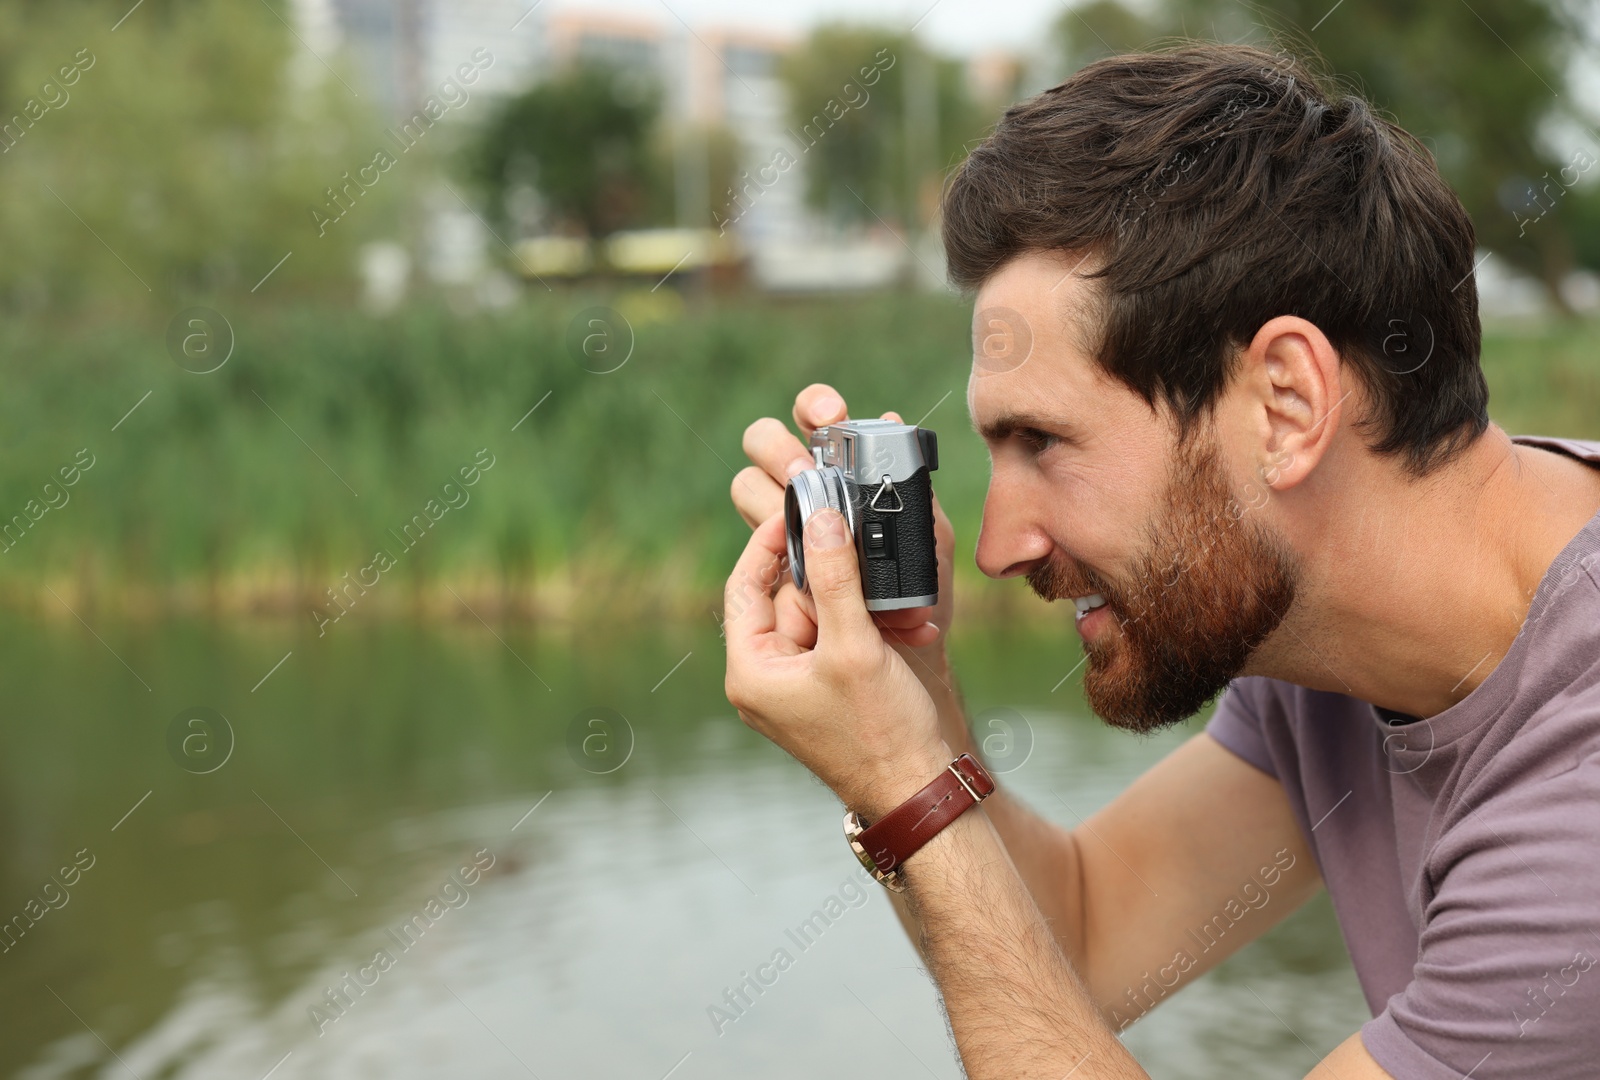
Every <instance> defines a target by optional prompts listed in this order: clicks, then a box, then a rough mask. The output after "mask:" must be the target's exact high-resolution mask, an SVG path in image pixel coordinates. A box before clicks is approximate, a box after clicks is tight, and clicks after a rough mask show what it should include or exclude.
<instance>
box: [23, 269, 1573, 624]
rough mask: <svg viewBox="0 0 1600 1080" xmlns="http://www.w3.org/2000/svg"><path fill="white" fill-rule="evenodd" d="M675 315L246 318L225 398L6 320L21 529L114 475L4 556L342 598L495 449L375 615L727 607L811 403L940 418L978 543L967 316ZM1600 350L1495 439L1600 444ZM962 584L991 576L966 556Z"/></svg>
mask: <svg viewBox="0 0 1600 1080" xmlns="http://www.w3.org/2000/svg"><path fill="white" fill-rule="evenodd" d="M540 295H541V296H542V295H543V294H540ZM660 300H661V294H650V293H644V292H641V293H639V294H623V295H620V296H610V297H608V296H604V295H585V294H572V295H566V296H557V297H554V298H545V299H541V300H539V301H538V302H537V303H535V304H530V305H528V306H525V307H520V308H517V309H514V310H510V311H507V312H504V313H501V314H498V315H476V316H473V317H472V318H458V317H455V316H452V315H450V314H448V313H447V312H445V311H443V310H439V309H431V308H416V309H410V310H407V311H405V312H402V313H401V314H399V315H397V316H395V317H394V318H392V319H389V320H373V319H368V318H365V317H361V316H357V315H349V314H335V313H321V314H318V313H313V312H308V311H301V312H287V313H283V314H268V313H257V314H253V315H241V316H240V317H239V318H238V320H237V326H236V329H237V330H238V333H239V343H238V347H237V349H236V350H235V354H234V357H233V358H232V359H231V360H230V361H229V362H228V364H227V365H226V366H225V367H223V368H222V369H221V370H220V371H217V372H215V373H213V374H210V375H192V374H189V373H187V372H184V371H181V370H179V369H178V368H177V367H176V366H175V365H174V364H173V363H172V362H171V360H169V359H168V357H167V356H166V355H165V353H164V351H163V348H162V346H161V345H160V344H159V342H158V341H155V340H152V339H151V338H148V337H146V338H144V339H142V340H140V339H137V338H130V337H129V335H128V334H127V333H126V331H125V329H112V330H99V329H95V328H87V329H83V330H79V331H76V332H73V333H71V334H64V333H63V332H61V331H60V330H59V329H57V328H54V327H48V326H43V325H36V324H34V323H32V322H30V321H24V320H8V321H6V322H4V323H0V382H3V384H4V385H5V386H6V388H7V391H6V393H5V395H3V396H0V433H6V434H5V435H4V439H5V444H4V445H3V446H0V522H8V521H10V520H11V517H12V515H14V514H16V513H19V512H24V508H25V506H26V504H27V502H28V500H30V499H35V500H40V501H42V500H43V497H42V495H41V489H42V486H43V484H44V483H45V482H46V481H49V480H51V479H52V478H53V476H54V474H55V472H56V470H57V469H58V468H59V467H60V466H62V465H63V464H66V463H69V462H70V461H71V460H72V458H73V455H74V453H75V452H76V451H77V450H78V449H79V448H87V449H88V450H89V451H90V453H92V454H93V455H94V456H95V459H96V460H95V464H94V465H93V467H92V468H91V469H90V470H89V471H88V472H87V473H85V474H84V475H83V476H82V478H81V479H80V480H79V482H78V483H77V484H76V485H75V486H74V487H72V488H71V489H70V496H71V501H70V502H68V503H67V504H66V505H65V506H62V507H60V508H59V509H54V510H50V511H48V512H46V513H45V514H44V515H43V517H42V519H41V520H40V521H39V522H38V523H37V525H36V526H34V527H33V528H32V529H31V531H29V532H28V533H27V534H26V535H24V536H23V537H22V539H21V541H20V542H18V543H15V545H14V546H11V547H10V549H9V550H7V551H5V552H4V553H3V554H0V592H4V591H8V590H18V589H21V590H24V591H26V592H27V593H28V595H32V594H33V591H34V590H36V589H37V587H38V586H37V583H38V582H39V581H41V580H42V581H47V582H48V581H61V580H64V579H71V580H76V581H79V582H81V583H83V584H84V585H85V586H88V587H94V585H95V583H97V582H98V583H100V584H102V585H107V586H110V587H111V589H112V591H113V592H115V591H116V589H117V588H118V587H119V586H122V585H130V584H131V585H150V586H155V587H168V586H173V585H190V584H194V583H197V582H205V581H208V580H212V581H219V582H221V583H223V584H227V583H228V582H230V581H238V580H250V579H253V578H254V579H260V578H262V577H264V576H265V577H273V578H274V580H278V581H280V582H281V581H283V580H289V581H292V582H298V583H300V584H301V585H302V586H303V587H304V588H305V589H306V590H307V591H309V592H315V593H320V591H321V590H322V589H324V588H327V587H329V586H332V585H334V584H335V583H337V582H338V580H339V579H340V576H341V575H342V574H344V573H345V572H346V571H350V572H351V573H352V575H353V574H354V572H355V571H356V570H357V569H358V568H359V567H361V566H363V565H365V564H367V563H368V562H369V561H370V560H371V558H372V556H373V553H374V551H375V550H376V549H377V548H378V547H381V546H388V547H390V548H391V550H394V541H393V540H392V539H391V536H390V533H389V530H390V529H399V527H400V526H401V524H402V523H403V522H405V521H407V520H409V519H410V518H411V516H412V515H413V514H415V513H417V512H419V511H421V510H422V509H423V507H424V504H425V503H426V502H427V500H429V499H430V498H436V497H438V493H439V489H440V487H441V486H442V485H443V484H444V482H445V481H447V480H450V479H451V478H452V477H453V476H454V474H455V472H456V470H457V469H458V468H459V467H460V466H462V465H464V464H467V463H468V462H470V461H471V460H472V459H473V456H474V454H475V452H476V451H477V450H478V449H479V448H486V449H487V450H488V451H489V452H490V453H491V454H492V455H494V456H495V458H496V463H495V465H494V467H493V468H492V469H490V470H489V471H488V472H487V473H485V474H484V475H483V478H482V480H481V481H480V482H479V483H478V484H477V485H476V486H475V487H473V488H472V489H471V490H470V494H471V502H470V503H468V504H467V505H466V506H464V507H462V508H460V509H458V510H451V511H450V512H448V513H447V514H446V515H445V516H444V517H443V518H442V520H441V521H440V522H439V523H438V524H437V526H435V527H434V528H433V529H432V530H431V531H430V533H429V535H428V537H427V539H426V540H425V541H424V542H423V543H422V544H420V545H418V546H417V547H416V548H415V549H414V550H413V551H410V552H408V553H406V554H404V555H402V556H401V557H400V565H399V567H398V568H397V569H396V570H394V571H392V572H391V574H386V575H385V582H386V583H385V584H384V585H382V586H381V590H382V592H381V596H380V599H379V600H375V601H370V602H369V603H371V604H373V605H374V606H376V605H377V604H379V603H382V602H383V600H382V597H391V598H396V599H398V598H399V597H401V596H404V595H406V594H407V592H408V590H409V589H410V588H412V587H413V586H415V585H417V584H419V583H423V582H427V581H432V580H439V579H444V580H451V581H457V582H462V581H474V582H480V583H482V582H499V583H502V584H505V585H507V586H511V587H521V586H524V585H528V584H530V583H533V582H535V581H540V580H544V579H546V578H548V577H549V575H551V574H563V575H572V574H576V575H580V576H581V575H585V574H587V575H588V578H587V580H590V581H593V582H607V583H608V584H607V585H606V586H604V587H600V586H598V585H597V586H594V588H595V590H596V592H597V594H598V593H601V592H603V593H604V594H605V595H607V596H608V597H612V598H613V599H617V598H622V597H625V596H631V595H634V589H633V588H632V587H628V586H624V585H619V584H618V582H619V580H623V579H625V580H627V581H635V582H637V583H638V587H639V588H640V589H643V590H656V591H657V592H658V593H666V594H673V593H676V594H677V595H678V596H682V594H683V593H684V592H685V591H689V590H693V589H703V590H705V591H706V592H707V593H708V594H709V593H712V592H713V591H714V589H715V587H716V585H717V583H718V582H720V580H721V578H722V576H723V575H725V574H726V573H727V568H728V567H729V566H731V565H732V563H733V561H734V559H735V558H736V557H737V555H738V552H739V550H740V549H741V548H742V546H743V544H744V540H745V537H746V536H747V531H746V529H745V527H744V525H743V524H742V523H741V522H740V521H739V519H738V517H737V516H736V515H735V513H734V511H733V509H732V507H731V506H730V505H729V502H728V490H729V486H730V484H731V483H732V482H733V470H734V469H735V468H737V467H739V466H740V465H741V464H742V463H743V453H742V450H741V446H740V444H741V439H742V436H743V432H744V429H745V426H746V425H747V424H748V423H749V422H750V421H751V420H752V419H754V418H755V417H758V416H778V417H787V416H788V415H789V410H790V406H791V404H792V401H793V396H794V394H795V392H796V391H797V390H798V389H799V388H800V387H802V386H804V385H806V384H807V383H810V382H815V381H823V382H830V383H832V384H834V385H835V386H837V387H839V389H840V390H841V391H843V392H844V393H845V395H846V396H847V398H848V400H849V401H850V402H851V405H852V409H853V414H854V415H857V416H876V415H879V414H880V413H882V412H883V411H885V410H888V409H894V410H897V411H899V412H900V413H901V414H902V415H904V416H906V417H907V418H908V419H917V418H922V417H924V416H925V414H926V418H925V420H924V421H923V422H924V423H926V425H927V426H928V427H931V428H933V429H934V430H936V431H938V433H939V437H940V444H941V446H940V449H941V453H940V465H941V468H940V471H939V474H938V476H937V477H936V478H935V482H936V486H937V489H938V492H939V498H940V500H941V502H942V503H943V504H944V506H945V507H946V509H947V510H948V511H949V513H950V515H951V517H952V519H953V520H954V521H955V522H956V523H957V527H958V529H959V530H960V531H961V535H962V536H963V537H964V539H963V541H962V543H963V544H964V545H965V544H969V543H970V541H971V538H972V537H973V536H974V530H975V528H976V526H977V523H978V520H979V515H980V513H981V509H982V503H983V497H984V492H985V488H986V486H987V482H988V456H987V454H986V452H985V450H984V447H983V445H982V443H981V441H980V440H979V439H978V438H977V436H976V435H975V434H974V433H973V432H972V431H971V429H970V426H969V423H968V420H967V417H966V415H965V412H964V390H965V385H966V379H967V373H968V368H969V364H970V354H969V336H968V335H969V319H970V311H969V309H968V307H967V305H965V304H963V303H961V302H960V301H958V300H956V299H954V298H951V297H945V296H930V295H915V294H897V293H891V294H880V295H874V296H864V297H857V298H851V299H842V300H839V299H830V300H814V301H803V302H798V301H787V302H779V301H774V300H762V299H758V298H751V297H744V296H742V297H739V298H737V299H736V300H735V301H732V302H726V303H724V302H717V303H713V304H711V305H710V306H708V307H705V308H703V309H700V310H695V311H690V312H687V313H684V312H676V311H675V310H674V308H673V307H672V306H670V305H664V304H662V303H661V302H660ZM593 304H609V305H610V306H612V307H613V308H615V309H616V310H618V311H619V312H622V313H623V314H624V315H625V316H627V317H628V318H629V319H630V320H631V321H632V324H633V331H634V335H635V341H634V347H633V352H632V356H631V358H630V359H629V360H628V361H627V363H626V364H625V365H624V366H623V367H622V368H621V369H619V370H617V371H615V372H613V373H611V374H606V375H595V374H591V373H590V372H588V371H586V370H584V368H583V367H582V366H581V365H579V364H578V363H577V362H576V361H574V359H573V358H572V356H571V355H569V354H568V352H567V349H566V345H565V342H566V338H567V333H568V329H569V326H570V325H571V323H572V321H573V319H574V318H575V317H576V316H577V314H578V313H579V312H580V311H582V310H583V309H585V308H587V307H589V306H591V305H593ZM652 304H653V305H654V306H651V305H652ZM1595 334H1596V329H1595V327H1593V326H1592V325H1576V326H1573V327H1570V328H1555V329H1549V328H1546V329H1536V332H1534V333H1532V334H1530V333H1528V332H1526V331H1517V330H1516V328H1509V327H1508V328H1505V329H1504V330H1497V329H1495V328H1493V327H1491V331H1490V333H1489V336H1488V338H1487V340H1486V351H1485V357H1484V367H1485V371H1486V373H1487V375H1488V378H1489V383H1490V389H1491V395H1492V397H1491V415H1493V416H1494V417H1495V419H1496V420H1497V421H1499V422H1500V423H1502V424H1503V425H1504V426H1505V427H1507V429H1508V430H1511V431H1514V432H1536V433H1543V434H1557V435H1572V436H1577V437H1586V438H1600V376H1597V375H1596V373H1595V368H1594V364H1593V361H1592V352H1593V341H1594V340H1595ZM869 358H870V361H871V362H870V363H868V362H864V361H866V360H867V359H869ZM147 390H149V391H152V393H151V395H150V397H149V399H148V400H146V401H144V403H143V404H142V405H140V406H139V408H138V409H137V410H136V411H134V412H133V414H132V415H131V416H129V417H128V418H127V419H126V420H124V421H123V422H122V423H121V425H120V426H119V427H118V428H117V430H116V431H114V432H113V431H111V427H112V425H114V424H117V422H118V420H119V418H121V417H122V416H123V414H124V413H126V412H127V411H128V410H129V409H130V408H131V407H132V406H133V405H134V404H135V403H136V402H139V401H140V399H141V396H142V395H143V394H144V393H145V392H146V391H147ZM947 392H948V396H946V394H947ZM546 394H548V395H549V396H548V397H546V396H545V395H546ZM540 402H542V404H539V403H540ZM535 404H538V409H537V410H536V411H535V412H533V413H532V415H531V416H527V417H526V419H523V418H524V416H525V414H527V412H528V410H529V409H530V408H532V407H533V406H534V405H535ZM519 420H522V423H521V424H520V426H518V427H517V430H516V431H515V432H513V431H512V430H511V429H512V427H513V425H517V424H518V421H519ZM302 439H303V440H304V442H302V441H301V440H302ZM335 474H337V475H335ZM346 483H348V484H349V485H350V488H353V489H354V490H355V492H358V493H359V497H357V495H354V494H352V492H351V490H350V489H349V488H346V487H345V484H346ZM967 550H970V548H968V549H967ZM959 572H960V573H962V574H964V575H967V576H968V578H969V579H971V578H973V577H975V576H976V574H975V571H974V569H973V567H972V566H971V565H970V559H967V558H963V559H962V560H961V565H960V569H959ZM619 575H623V578H622V579H619ZM629 575H631V576H629Z"/></svg>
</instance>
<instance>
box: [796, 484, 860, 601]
mask: <svg viewBox="0 0 1600 1080" xmlns="http://www.w3.org/2000/svg"><path fill="white" fill-rule="evenodd" d="M830 506H831V507H832V508H833V509H835V510H837V511H839V513H841V514H843V515H844V521H845V526H846V528H848V529H849V530H850V534H851V535H852V536H854V535H855V531H856V515H855V507H854V505H853V504H852V503H851V501H850V491H849V489H848V488H847V487H846V484H845V478H844V470H842V469H840V468H839V467H838V466H836V465H825V466H823V467H822V468H820V469H807V470H805V471H804V472H798V473H795V474H794V476H792V477H790V479H789V486H788V487H787V488H785V489H784V493H783V522H784V527H785V528H784V531H785V533H786V540H787V544H788V548H789V573H790V576H792V577H793V578H794V584H795V587H796V588H798V589H799V590H800V591H801V592H808V591H809V587H808V586H807V585H806V556H805V528H806V522H808V521H810V520H811V515H812V514H814V513H816V512H817V511H818V510H821V509H823V508H824V507H830Z"/></svg>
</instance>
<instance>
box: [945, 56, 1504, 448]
mask: <svg viewBox="0 0 1600 1080" xmlns="http://www.w3.org/2000/svg"><path fill="white" fill-rule="evenodd" d="M943 229H944V245H945V253H946V257H947V260H948V265H949V272H950V276H951V278H952V280H953V281H954V282H955V283H956V284H958V285H960V286H962V287H964V288H975V287H976V286H978V285H980V284H981V283H982V282H983V281H984V280H985V279H987V278H988V277H989V276H990V275H991V274H993V273H995V272H996V271H997V270H999V269H1000V268H1001V267H1002V266H1003V265H1005V263H1006V262H1007V261H1009V260H1010V259H1011V258H1013V257H1014V256H1016V255H1019V254H1022V253H1025V252H1037V251H1059V252H1064V253H1085V254H1087V253H1091V252H1092V253H1094V254H1096V255H1098V256H1099V257H1100V259H1101V260H1102V261H1101V263H1100V265H1099V266H1098V268H1097V269H1095V270H1093V271H1092V272H1090V273H1088V274H1087V275H1086V276H1087V277H1089V278H1091V279H1094V280H1096V281H1097V282H1098V283H1099V286H1100V288H1099V290H1098V293H1097V303H1096V307H1097V309H1098V314H1099V315H1100V316H1101V317H1102V319H1103V331H1102V337H1101V339H1100V341H1099V342H1098V347H1097V348H1095V349H1094V353H1095V356H1096V358H1097V362H1098V363H1099V364H1100V365H1101V366H1102V367H1103V368H1104V369H1105V370H1106V372H1107V373H1108V374H1110V375H1111V376H1113V377H1114V378H1116V379H1118V380H1120V381H1121V382H1122V383H1124V384H1125V385H1127V386H1128V387H1129V388H1131V389H1132V390H1134V391H1135V392H1137V393H1139V394H1140V395H1142V396H1143V397H1144V399H1145V400H1146V401H1147V402H1149V403H1150V405H1151V407H1152V408H1154V407H1155V405H1156V402H1157V400H1158V399H1159V400H1161V401H1163V402H1165V403H1166V404H1167V405H1168V406H1169V407H1170V408H1171V409H1172V412H1173V413H1174V415H1175V416H1176V418H1177V420H1178V424H1179V432H1180V435H1182V436H1187V435H1188V433H1189V432H1190V430H1191V428H1192V427H1193V425H1194V422H1195V421H1196V420H1197V419H1198V418H1200V417H1201V416H1202V415H1203V414H1205V413H1206V412H1207V411H1208V410H1209V408H1210V407H1211V406H1212V405H1213V404H1214V403H1215V401H1216V399H1217V397H1218V395H1220V394H1221V392H1222V390H1223V389H1224V387H1225V386H1226V385H1227V382H1228V379H1229V376H1230V375H1231V374H1232V370H1233V367H1234V364H1235V357H1236V355H1237V353H1236V350H1238V349H1241V348H1243V347H1245V346H1247V345H1248V344H1249V343H1250V341H1251V340H1252V339H1253V338H1254V337H1255V334H1256V331H1257V330H1259V329H1260V328H1261V326H1262V325H1263V324H1264V323H1266V322H1267V321H1269V320H1270V319H1272V318H1274V317H1276V316H1279V315H1298V316H1300V317H1301V318H1304V319H1307V320H1308V321H1310V322H1312V323H1315V324H1316V325H1317V327H1318V328H1319V329H1321V330H1322V332H1323V333H1324V334H1325V335H1326V336H1327V338H1328V340H1329V341H1330V342H1331V343H1332V344H1333V346H1334V348H1336V349H1338V350H1339V354H1340V356H1341V358H1342V360H1343V361H1344V362H1345V363H1346V364H1347V365H1350V366H1352V367H1353V368H1354V369H1355V370H1356V371H1357V372H1358V373H1359V375H1360V379H1361V381H1362V382H1363V384H1364V385H1365V387H1366V389H1367V392H1368V398H1369V400H1370V402H1371V406H1372V407H1371V411H1370V413H1369V414H1368V415H1367V416H1365V417H1364V418H1363V420H1362V421H1361V422H1360V423H1361V427H1362V430H1363V433H1364V434H1367V435H1369V436H1370V437H1371V438H1372V449H1374V450H1375V451H1377V452H1379V453H1384V454H1399V455H1402V461H1403V464H1404V466H1405V468H1406V469H1407V471H1408V472H1409V473H1410V474H1412V475H1415V476H1420V475H1422V474H1424V473H1426V472H1428V471H1430V470H1431V469H1433V468H1434V467H1435V466H1437V465H1439V464H1441V463H1443V462H1444V461H1446V460H1448V459H1449V458H1450V457H1452V456H1453V455H1454V454H1455V453H1457V452H1458V451H1459V450H1461V449H1462V448H1464V447H1465V446H1466V445H1467V444H1469V443H1470V442H1472V441H1473V440H1474V439H1475V438H1477V436H1479V435H1480V434H1482V433H1483V431H1484V430H1485V429H1486V427H1487V426H1488V422H1489V418H1488V413H1487V406H1488V398H1489V391H1488V387H1487V385H1486V384H1485V382H1484V379H1483V372H1482V371H1481V369H1480V368H1479V366H1478V350H1479V345H1480V339H1481V333H1482V332H1481V329H1480V326H1479V322H1478V295H1477V288H1476V283H1475V282H1474V281H1473V280H1472V277H1473V231H1472V222H1471V220H1470V219H1469V218H1468V217H1467V213H1466V211H1465V210H1464V209H1463V208H1462V206H1461V202H1460V200H1458V199H1457V198H1456V196H1455V193H1454V192H1452V191H1451V190H1450V188H1449V186H1448V185H1447V184H1446V183H1445V182H1444V180H1443V178H1442V177H1441V176H1440V175H1439V172H1438V169H1437V168H1436V166H1435V165H1434V161H1433V157H1432V155H1431V154H1429V153H1428V151H1427V149H1426V148H1425V147H1424V146H1423V145H1422V144H1421V143H1420V142H1419V141H1418V140H1417V139H1416V138H1415V137H1413V136H1412V135H1410V134H1409V133H1407V132H1406V131H1404V130H1402V129H1401V128H1400V127H1399V126H1397V125H1395V124H1393V123H1391V122H1390V121H1388V120H1386V119H1384V118H1382V117H1379V116H1376V115H1375V114H1374V113H1373V110H1372V108H1371V107H1370V106H1369V105H1368V104H1367V102H1366V101H1364V100H1363V99H1362V98H1361V97H1360V96H1359V95H1357V94H1354V93H1350V92H1348V91H1344V90H1342V89H1340V88H1339V87H1337V86H1335V85H1334V84H1333V83H1332V82H1331V81H1329V80H1328V79H1326V78H1325V77H1323V76H1321V75H1318V74H1313V73H1312V72H1311V71H1310V70H1309V69H1308V68H1307V67H1306V66H1305V64H1304V63H1303V62H1302V61H1299V60H1296V59H1294V58H1291V57H1288V56H1286V55H1285V54H1283V53H1279V54H1277V55H1274V54H1272V53H1268V52H1265V51H1263V50H1261V49H1257V48H1252V47H1249V46H1242V45H1193V44H1189V45H1185V46H1183V47H1180V48H1176V49H1173V50H1170V51H1162V52H1153V53H1136V54H1130V55H1126V56H1113V57H1108V58H1106V59H1104V60H1100V61H1097V62H1096V63H1093V64H1090V65H1089V66H1087V67H1085V68H1083V69H1082V70H1080V71H1078V72H1077V73H1076V74H1074V75H1073V76H1072V77H1071V78H1070V79H1068V80H1067V81H1066V82H1064V83H1062V84H1061V85H1060V86H1057V87H1055V88H1053V89H1051V90H1047V91H1045V92H1043V93H1041V94H1039V95H1037V96H1035V97H1033V98H1030V99H1029V100H1027V101H1024V102H1022V103H1020V104H1018V105H1014V106H1012V107H1011V108H1010V109H1008V110H1007V111H1006V113H1005V115H1004V116H1003V117H1002V118H1001V119H1000V121H999V123H998V124H997V125H996V127H995V130H994V132H993V133H992V134H991V135H990V136H989V137H988V138H987V139H985V140H984V141H983V143H982V144H980V145H979V146H978V147H977V149H976V150H974V151H973V152H972V154H971V156H969V157H968V158H967V160H966V161H965V162H964V163H963V164H962V165H961V167H960V168H959V170H957V172H956V173H955V175H954V176H953V178H952V179H951V181H950V183H949V185H948V187H947V189H946V191H945V196H944V223H943Z"/></svg>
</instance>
